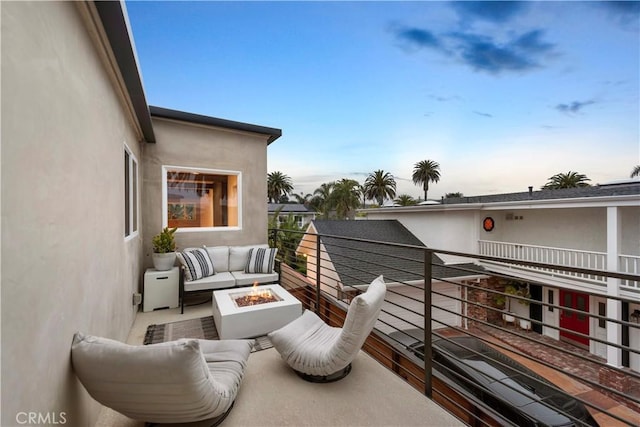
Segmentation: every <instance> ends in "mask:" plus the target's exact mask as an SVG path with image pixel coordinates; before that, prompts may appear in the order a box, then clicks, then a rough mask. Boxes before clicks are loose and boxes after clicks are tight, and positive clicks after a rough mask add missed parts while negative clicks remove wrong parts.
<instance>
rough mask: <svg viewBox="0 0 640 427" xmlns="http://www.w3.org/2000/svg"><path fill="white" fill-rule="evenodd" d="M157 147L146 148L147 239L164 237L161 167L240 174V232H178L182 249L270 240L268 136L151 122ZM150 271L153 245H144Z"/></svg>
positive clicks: (166, 121) (221, 228)
mask: <svg viewBox="0 0 640 427" xmlns="http://www.w3.org/2000/svg"><path fill="white" fill-rule="evenodd" d="M153 127H154V132H155V134H156V143H155V144H146V145H145V147H144V153H143V158H144V161H143V163H144V167H143V169H144V178H143V189H144V191H143V193H144V197H143V204H142V215H143V217H144V219H145V221H144V228H143V230H144V235H145V236H153V235H155V234H157V233H158V232H160V230H161V229H162V227H164V226H165V224H163V223H162V213H163V210H164V209H166V207H165V206H163V202H162V178H163V166H176V167H188V168H203V169H214V170H224V171H238V172H240V174H241V190H240V193H241V199H240V207H239V216H240V218H239V223H240V226H239V227H234V228H224V227H220V228H219V229H214V230H209V231H192V230H190V231H183V230H178V232H177V233H176V244H177V246H178V249H180V248H182V249H184V248H188V247H201V246H202V245H207V246H217V245H248V244H253V243H266V241H267V222H268V221H267V196H266V194H267V138H268V137H267V135H260V134H253V133H247V132H239V131H233V130H229V129H222V128H215V127H210V126H204V125H199V124H193V123H188V122H181V121H175V120H168V119H161V118H153ZM144 253H145V265H146V266H147V267H150V266H151V265H152V261H151V253H152V247H151V241H150V238H148V239H145V242H144Z"/></svg>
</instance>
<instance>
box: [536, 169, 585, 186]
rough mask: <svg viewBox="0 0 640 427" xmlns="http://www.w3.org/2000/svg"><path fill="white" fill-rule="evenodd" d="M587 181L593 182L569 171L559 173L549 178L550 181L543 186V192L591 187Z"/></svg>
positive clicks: (582, 175)
mask: <svg viewBox="0 0 640 427" xmlns="http://www.w3.org/2000/svg"><path fill="white" fill-rule="evenodd" d="M587 181H591V180H590V179H589V178H587V176H586V175H584V174H581V173H578V172H572V171H569V172H567V173H557V174H555V175H553V176H552V177H551V178H549V181H548V182H547V183H546V184H545V185H543V186H542V189H543V190H557V189H560V188H576V187H589V186H590V185H589V184H588V183H587Z"/></svg>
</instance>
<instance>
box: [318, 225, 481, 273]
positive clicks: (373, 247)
mask: <svg viewBox="0 0 640 427" xmlns="http://www.w3.org/2000/svg"><path fill="white" fill-rule="evenodd" d="M312 225H313V227H314V228H315V230H316V231H317V233H318V234H320V235H324V236H321V242H322V244H323V245H324V247H325V248H326V250H327V252H328V254H329V256H330V257H331V261H332V262H333V265H334V268H335V269H336V272H337V273H338V274H339V276H340V280H341V282H342V284H343V285H344V286H360V285H365V284H368V283H370V282H371V281H372V280H373V279H375V278H376V277H377V276H379V275H381V274H382V275H383V276H384V277H385V280H386V281H388V282H410V281H418V280H422V279H423V275H424V251H423V250H422V249H419V248H407V247H398V246H391V245H385V244H380V243H373V242H361V241H357V240H346V239H342V238H340V237H346V238H354V239H363V240H372V241H376V242H385V243H397V244H401V245H411V246H416V247H423V248H424V247H426V246H425V245H424V244H423V243H422V242H421V241H420V240H419V239H418V238H417V237H416V236H415V235H413V234H412V233H411V232H410V231H409V230H407V229H406V228H405V227H404V226H403V225H402V224H401V223H400V222H398V221H397V220H366V221H337V220H315V221H313V222H312ZM328 236H336V237H328ZM432 263H433V269H432V277H433V278H434V279H444V278H454V277H463V276H471V275H476V274H482V273H483V271H484V270H483V269H482V268H481V267H480V266H478V265H476V264H472V263H469V264H456V267H458V268H453V267H450V266H445V265H444V262H443V261H442V259H440V258H439V257H438V256H437V255H435V254H433V255H432ZM465 270H471V271H465Z"/></svg>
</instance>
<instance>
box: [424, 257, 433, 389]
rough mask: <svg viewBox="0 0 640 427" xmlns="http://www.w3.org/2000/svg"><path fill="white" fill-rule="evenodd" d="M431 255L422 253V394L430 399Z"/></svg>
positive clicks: (431, 357)
mask: <svg viewBox="0 0 640 427" xmlns="http://www.w3.org/2000/svg"><path fill="white" fill-rule="evenodd" d="M432 258H433V253H432V251H431V250H429V249H425V251H424V394H425V395H426V396H427V397H428V398H429V399H431V398H432V395H433V389H432V372H431V367H432V365H433V364H432V363H431V361H432V359H433V350H432V347H431V339H432V335H431V307H432V306H431V259H432Z"/></svg>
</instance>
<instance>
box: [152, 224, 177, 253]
mask: <svg viewBox="0 0 640 427" xmlns="http://www.w3.org/2000/svg"><path fill="white" fill-rule="evenodd" d="M177 229H178V228H177V227H176V228H169V227H165V228H164V229H163V230H162V232H161V233H160V234H156V235H155V236H153V240H152V243H153V252H154V253H157V254H166V253H169V252H174V251H175V250H176V242H175V238H174V236H173V235H174V234H175V232H176V230H177Z"/></svg>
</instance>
